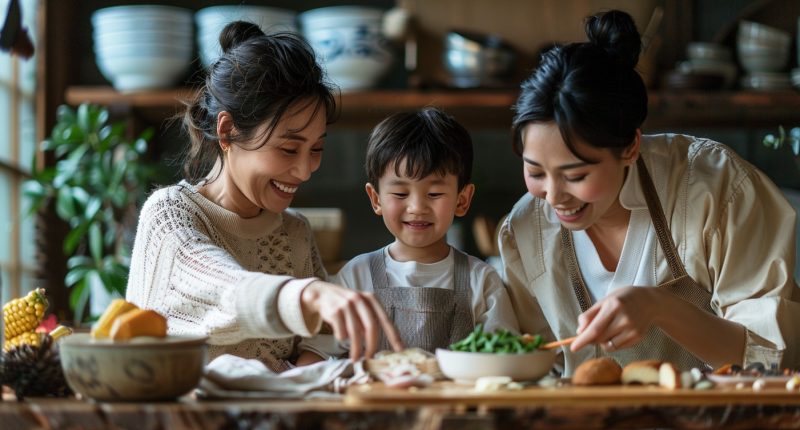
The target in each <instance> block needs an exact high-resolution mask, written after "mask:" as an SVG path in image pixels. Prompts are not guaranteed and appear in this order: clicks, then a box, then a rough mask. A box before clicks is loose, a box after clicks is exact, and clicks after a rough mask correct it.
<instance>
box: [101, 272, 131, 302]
mask: <svg viewBox="0 0 800 430" xmlns="http://www.w3.org/2000/svg"><path fill="white" fill-rule="evenodd" d="M98 274H99V275H100V278H101V279H102V280H103V286H105V288H106V291H108V292H109V293H111V294H114V293H116V294H119V295H121V296H125V287H126V281H127V279H126V278H125V277H123V276H119V274H117V273H114V272H98Z"/></svg>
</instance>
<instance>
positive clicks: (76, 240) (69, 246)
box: [64, 222, 89, 258]
mask: <svg viewBox="0 0 800 430" xmlns="http://www.w3.org/2000/svg"><path fill="white" fill-rule="evenodd" d="M88 230H89V224H88V223H85V222H84V223H81V224H79V225H78V226H77V227H75V228H73V229H71V230H70V231H69V233H67V236H66V237H65V238H64V253H65V254H67V255H71V254H73V253H74V252H75V249H76V248H78V245H80V244H81V240H82V239H83V238H84V237H85V236H86V232H87V231H88ZM87 258H88V257H87Z"/></svg>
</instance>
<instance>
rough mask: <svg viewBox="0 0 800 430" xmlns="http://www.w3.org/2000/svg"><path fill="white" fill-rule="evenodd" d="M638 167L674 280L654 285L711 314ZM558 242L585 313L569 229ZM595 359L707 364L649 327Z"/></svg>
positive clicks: (584, 296) (650, 183)
mask: <svg viewBox="0 0 800 430" xmlns="http://www.w3.org/2000/svg"><path fill="white" fill-rule="evenodd" d="M637 166H638V168H639V180H640V183H641V185H642V190H643V192H644V196H645V200H646V201H647V209H648V210H649V211H650V217H651V219H652V221H653V226H654V227H655V230H656V235H657V236H658V243H659V244H660V245H661V250H662V251H663V252H664V255H665V256H666V259H667V264H668V265H669V269H670V272H672V277H673V279H672V280H671V281H668V282H665V283H663V284H660V285H658V286H656V287H655V288H661V289H663V290H666V291H668V292H670V293H672V294H674V295H676V296H678V297H679V298H681V299H683V300H685V301H687V302H689V303H691V304H693V305H695V306H697V307H698V308H700V309H702V310H704V311H706V312H709V313H711V314H714V311H713V309H711V293H709V292H708V291H707V290H706V289H705V288H703V287H702V286H700V285H698V284H697V283H696V282H695V281H694V279H692V278H691V277H690V276H689V275H688V274H687V273H686V268H685V267H684V266H683V262H681V260H680V257H679V256H678V250H677V249H676V248H675V243H674V242H673V240H672V234H671V232H670V230H669V227H668V224H667V219H666V217H665V216H664V210H663V208H662V207H661V203H660V202H659V201H658V195H657V194H656V189H655V186H654V185H653V180H652V179H651V178H650V174H649V172H648V171H647V167H646V166H645V164H644V161H642V158H641V157H639V159H638V160H637ZM561 241H562V244H563V246H564V249H565V253H564V254H565V256H566V258H567V265H568V267H569V276H570V283H571V284H572V288H573V290H574V291H575V296H576V297H577V299H578V303H579V304H580V307H581V311H582V312H585V311H586V310H587V309H589V307H590V306H591V305H592V300H591V296H590V295H589V292H588V290H587V288H586V285H585V284H584V282H583V277H582V276H581V273H580V268H579V267H578V259H577V256H576V255H575V247H574V246H573V244H572V235H571V234H570V232H569V230H567V229H566V228H564V227H563V226H562V227H561ZM595 351H596V355H597V356H604V355H606V356H611V357H613V358H614V359H616V360H617V362H618V363H619V364H620V365H621V366H625V365H626V364H628V363H630V362H632V361H636V360H646V359H658V360H665V361H670V362H672V363H673V364H674V365H675V366H676V367H677V368H678V369H680V370H689V369H691V368H693V367H698V368H701V369H704V368H706V367H707V366H708V365H707V364H706V363H705V362H703V361H702V360H700V359H699V358H697V357H696V356H695V355H693V354H692V353H690V352H689V351H687V350H686V349H684V348H683V347H682V346H680V345H679V344H678V343H677V342H675V341H674V340H672V339H671V338H670V337H669V336H667V335H666V334H665V333H664V332H663V331H662V330H661V329H660V328H658V327H655V326H653V327H651V328H650V330H649V331H648V332H647V334H646V335H645V337H644V338H643V339H642V340H641V341H640V342H639V343H637V344H636V345H634V346H632V347H630V348H624V349H620V350H617V351H612V352H610V353H607V352H605V351H604V350H603V349H602V348H601V347H600V346H598V345H596V346H595Z"/></svg>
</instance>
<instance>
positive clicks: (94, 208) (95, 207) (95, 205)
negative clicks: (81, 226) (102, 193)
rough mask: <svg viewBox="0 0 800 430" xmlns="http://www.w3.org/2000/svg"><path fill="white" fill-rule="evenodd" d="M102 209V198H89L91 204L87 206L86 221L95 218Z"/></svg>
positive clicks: (85, 211)
mask: <svg viewBox="0 0 800 430" xmlns="http://www.w3.org/2000/svg"><path fill="white" fill-rule="evenodd" d="M101 207H103V201H102V200H100V197H97V196H89V202H88V203H87V204H86V209H85V210H84V216H85V217H86V219H92V218H94V217H95V216H96V215H97V212H99V211H100V208H101Z"/></svg>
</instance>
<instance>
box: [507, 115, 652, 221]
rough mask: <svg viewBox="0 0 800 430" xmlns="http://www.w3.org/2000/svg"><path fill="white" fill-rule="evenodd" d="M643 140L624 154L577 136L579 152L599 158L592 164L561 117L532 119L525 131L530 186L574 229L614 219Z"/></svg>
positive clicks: (525, 161)
mask: <svg viewBox="0 0 800 430" xmlns="http://www.w3.org/2000/svg"><path fill="white" fill-rule="evenodd" d="M638 141H639V139H638V137H637V139H636V140H635V142H636V144H634V145H631V146H630V147H628V148H626V149H625V151H624V152H623V154H622V156H621V157H618V156H616V155H615V154H614V153H613V152H612V151H611V150H610V149H607V148H596V147H593V146H591V145H589V144H587V143H585V142H582V141H580V140H577V141H576V142H574V143H575V144H574V146H575V148H576V150H577V151H578V153H580V154H581V156H583V157H584V158H586V159H589V160H596V161H598V162H597V163H593V164H589V163H587V162H585V161H583V160H581V159H580V158H578V157H577V156H576V155H575V154H573V153H572V152H571V151H570V150H569V148H568V147H567V145H566V143H565V142H564V139H563V138H562V137H561V132H560V131H559V128H558V125H557V124H556V123H555V122H553V121H551V122H545V123H531V124H529V125H527V126H526V127H525V129H524V130H523V133H522V142H523V148H522V160H523V170H524V175H525V185H526V186H527V188H528V192H530V193H531V194H532V195H533V196H535V197H538V198H540V199H543V200H546V201H547V203H549V204H550V206H552V207H553V209H555V212H556V215H557V216H558V219H559V220H560V221H561V224H562V225H563V226H564V227H566V228H568V229H570V230H585V229H587V228H589V227H591V226H592V225H593V224H595V223H596V222H598V221H602V220H606V219H608V220H609V221H610V220H611V219H609V218H612V217H616V216H617V215H618V214H619V213H620V211H621V210H622V206H621V205H620V203H619V192H620V190H621V189H622V184H623V182H624V181H625V172H626V168H627V167H628V166H630V165H631V164H632V163H633V162H634V161H636V156H637V155H638V148H639V147H638Z"/></svg>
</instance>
